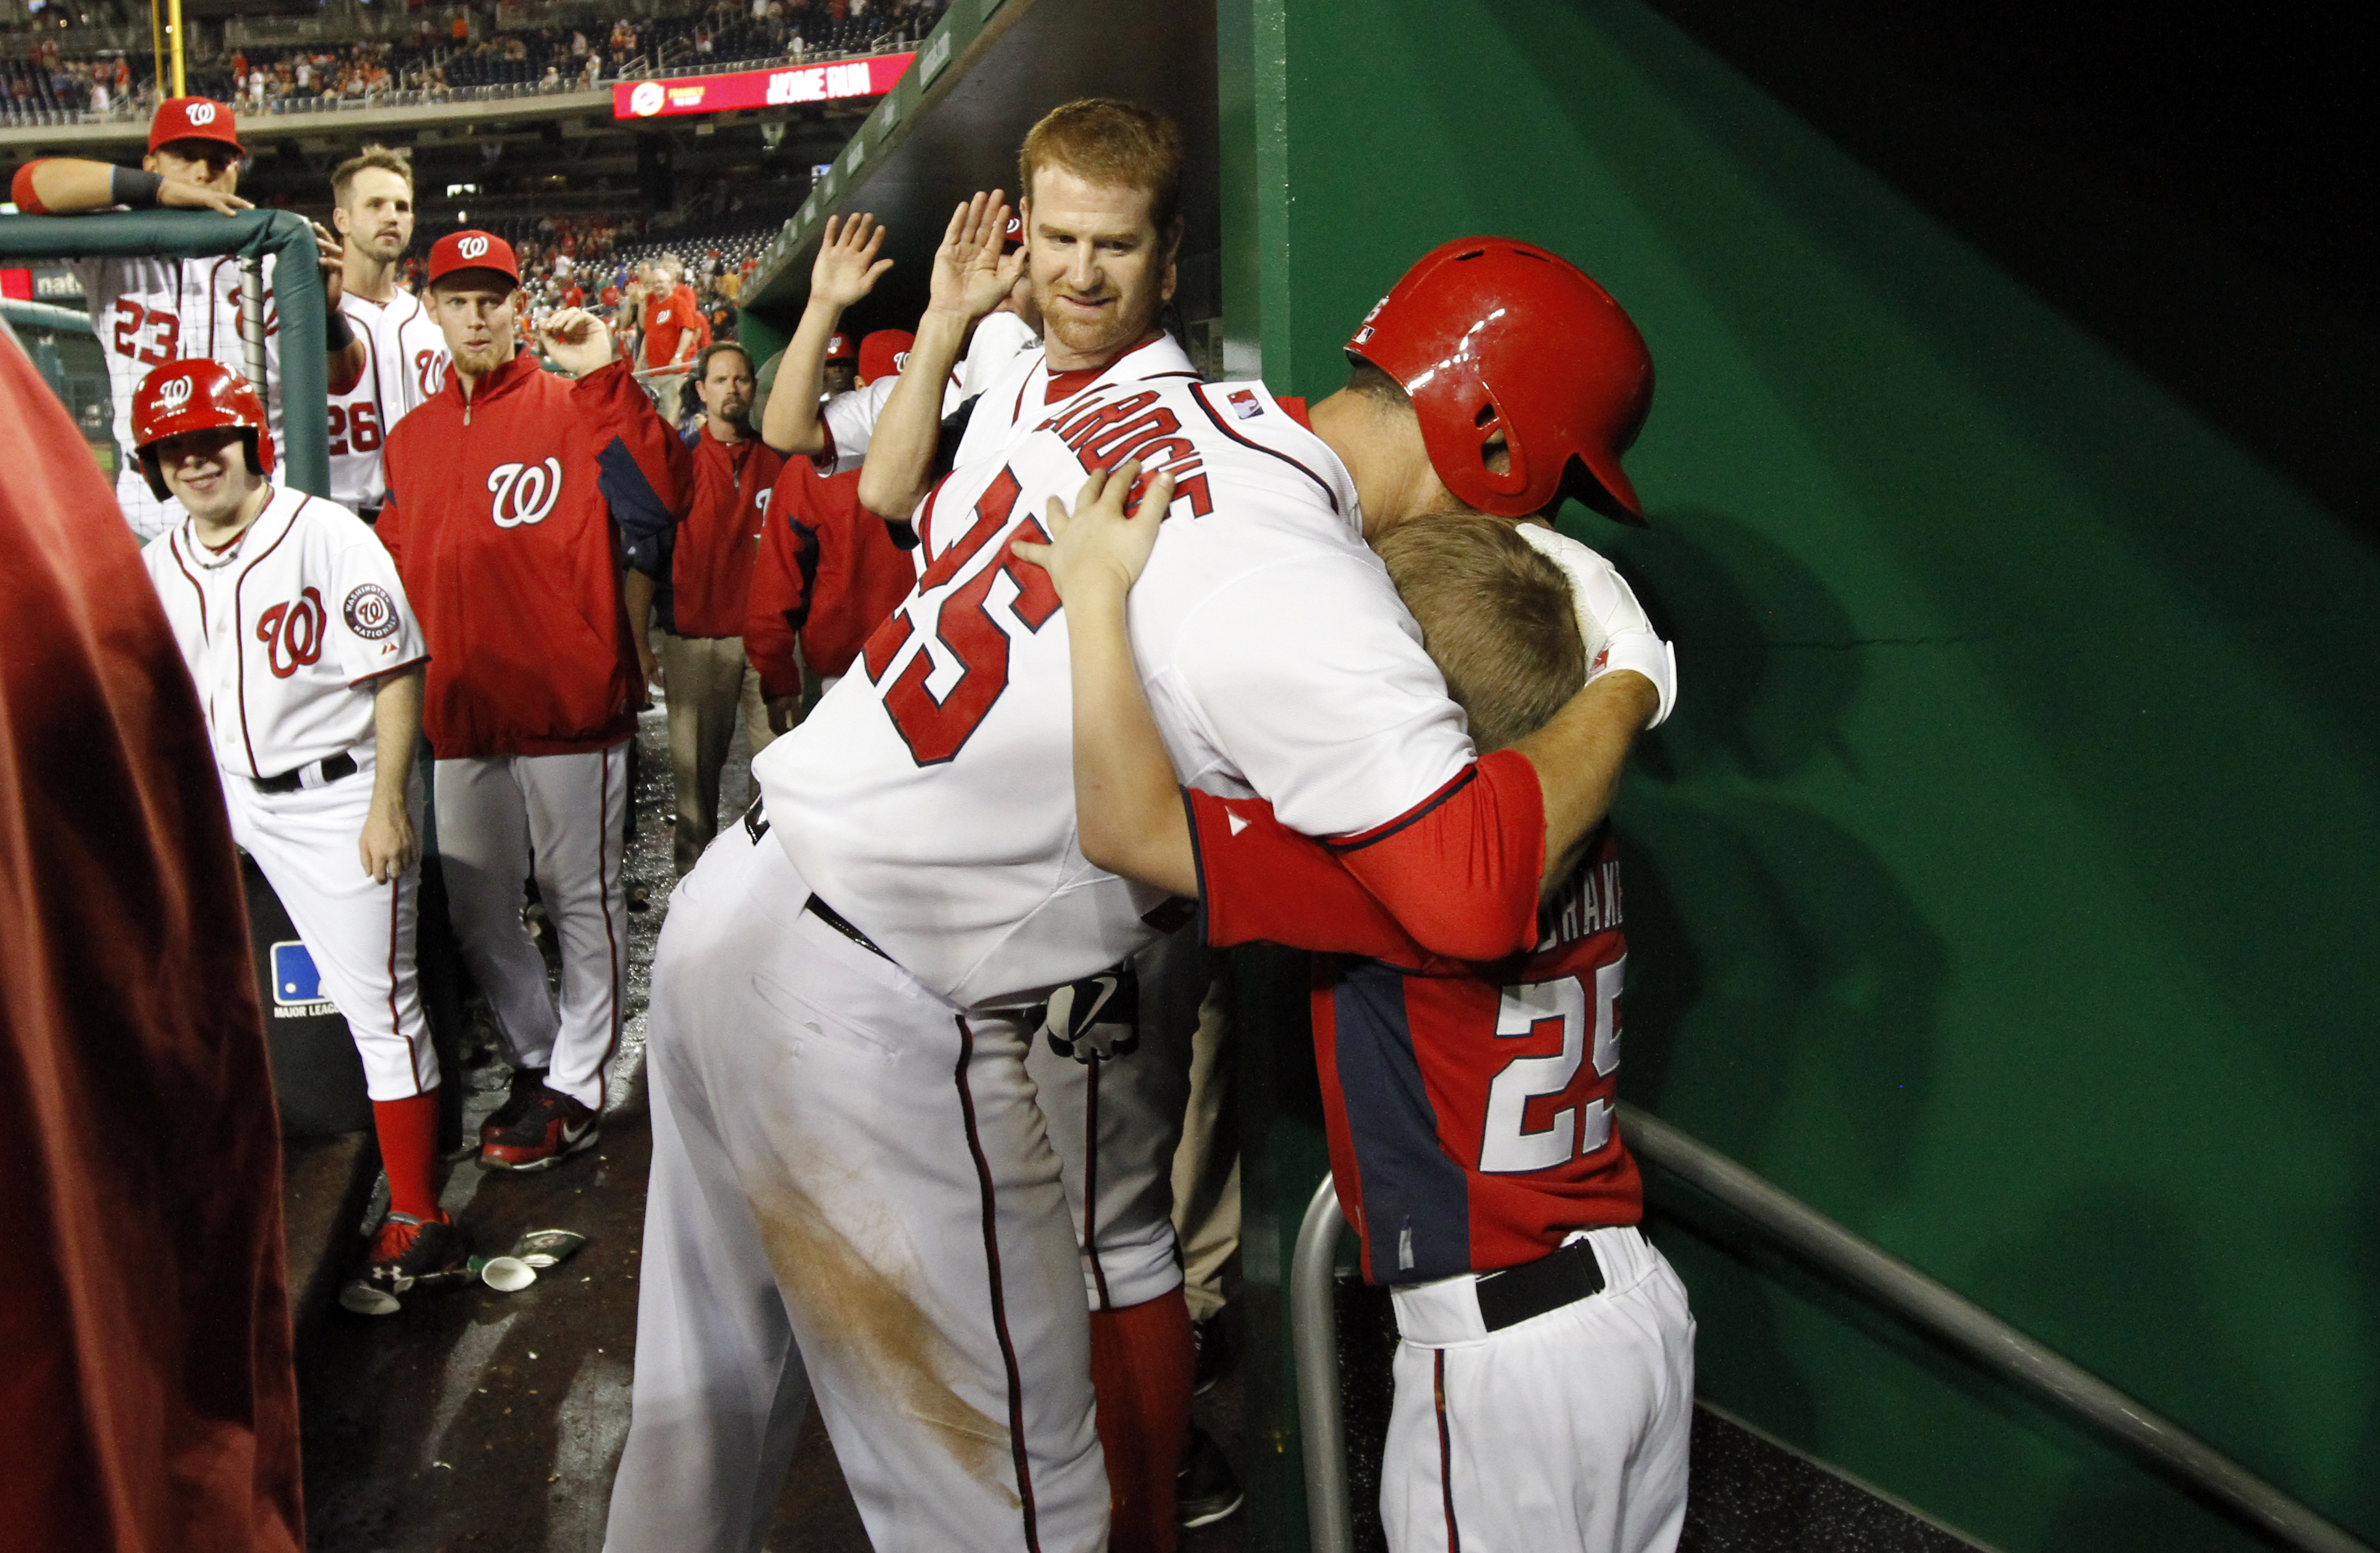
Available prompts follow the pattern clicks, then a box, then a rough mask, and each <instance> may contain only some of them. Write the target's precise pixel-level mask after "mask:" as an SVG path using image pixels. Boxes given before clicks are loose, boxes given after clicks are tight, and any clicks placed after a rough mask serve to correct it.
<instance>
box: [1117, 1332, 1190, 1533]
mask: <svg viewBox="0 0 2380 1553" xmlns="http://www.w3.org/2000/svg"><path fill="white" fill-rule="evenodd" d="M1196 1371H1197V1350H1196V1347H1195V1346H1194V1345H1193V1344H1192V1342H1191V1340H1190V1306H1189V1304H1187V1303H1186V1302H1185V1301H1184V1298H1183V1295H1182V1291H1181V1290H1179V1289H1176V1290H1174V1291H1173V1292H1171V1293H1168V1294H1160V1295H1159V1296H1158V1297H1157V1298H1156V1299H1153V1300H1148V1301H1145V1302H1143V1303H1142V1304H1136V1305H1125V1306H1124V1307H1123V1308H1122V1309H1120V1310H1095V1311H1093V1312H1091V1390H1092V1393H1093V1395H1094V1396H1095V1397H1096V1398H1097V1400H1098V1402H1099V1413H1098V1417H1099V1450H1100V1451H1101V1453H1103V1454H1104V1455H1105V1456H1106V1457H1107V1462H1108V1502H1109V1522H1110V1525H1109V1532H1108V1547H1110V1549H1111V1550H1112V1553H1173V1549H1174V1547H1175V1544H1176V1543H1177V1541H1178V1540H1179V1533H1178V1531H1177V1530H1176V1528H1175V1526H1174V1523H1173V1488H1174V1473H1175V1472H1176V1471H1177V1470H1178V1469H1179V1468H1180V1466H1181V1464H1182V1451H1183V1450H1184V1447H1185V1446H1186V1445H1187V1444H1188V1443H1189V1439H1190V1389H1191V1387H1192V1386H1193V1385H1194V1384H1196Z"/></svg>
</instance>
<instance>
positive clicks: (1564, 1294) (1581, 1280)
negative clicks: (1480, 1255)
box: [1471, 1230, 1644, 1332]
mask: <svg viewBox="0 0 2380 1553" xmlns="http://www.w3.org/2000/svg"><path fill="white" fill-rule="evenodd" d="M1637 1232H1638V1233H1639V1234H1642V1233H1643V1232H1644V1231H1641V1230H1640V1231H1637ZM1471 1287H1472V1292H1474V1293H1475V1294H1476V1295H1477V1296H1478V1298H1479V1324H1480V1325H1481V1326H1483V1327H1485V1328H1487V1329H1488V1330H1489V1331H1491V1332H1500V1331H1502V1330H1503V1329H1505V1328H1507V1327H1517V1326H1519V1325H1520V1324H1521V1323H1522V1322H1524V1321H1529V1320H1534V1319H1536V1317H1537V1316H1543V1315H1545V1314H1546V1312H1548V1311H1549V1310H1560V1308H1561V1307H1562V1306H1564V1305H1566V1304H1572V1303H1573V1302H1574V1301H1578V1300H1583V1299H1585V1298H1586V1297H1587V1296H1588V1295H1590V1294H1600V1293H1602V1292H1603V1264H1602V1263H1600V1262H1598V1261H1597V1260H1596V1259H1595V1248H1594V1247H1593V1246H1591V1245H1589V1244H1587V1243H1586V1242H1585V1241H1583V1240H1582V1241H1573V1242H1572V1243H1571V1244H1568V1245H1565V1246H1563V1247H1562V1248H1561V1249H1560V1251H1555V1252H1550V1253H1548V1254H1547V1255H1546V1256H1540V1257H1538V1258H1537V1259H1536V1261H1534V1262H1524V1263H1522V1264H1521V1265H1520V1266H1519V1267H1517V1268H1503V1269H1501V1270H1500V1271H1497V1272H1483V1273H1481V1274H1480V1275H1479V1276H1478V1277H1477V1278H1475V1279H1474V1280H1472V1284H1471Z"/></svg>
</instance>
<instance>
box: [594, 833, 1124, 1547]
mask: <svg viewBox="0 0 2380 1553" xmlns="http://www.w3.org/2000/svg"><path fill="white" fill-rule="evenodd" d="M808 899H809V892H808V889H807V886H805V885H804V884H803V882H802V880H801V878H800V876H799V874H798V873H797V872H796V871H795V868H794V866H793V864H792V862H791V861H790V860H789V859H788V858H787V857H786V856H785V854H784V852H783V848H781V847H780V846H779V845H778V844H777V843H776V841H775V839H774V838H772V837H768V836H765V835H764V836H762V837H760V838H759V839H758V840H757V842H756V840H755V838H754V837H753V836H752V835H751V834H750V833H749V831H748V830H747V828H746V827H745V826H744V825H741V824H730V825H729V826H728V827H727V828H726V829H725V830H724V831H722V834H721V836H720V838H719V839H718V841H717V842H715V843H713V844H712V845H711V847H710V850H709V851H707V852H706V853H704V854H703V856H702V861H701V862H700V863H699V864H698V865H697V866H696V867H695V870H694V871H693V872H692V873H691V874H689V875H687V876H686V880H685V881H684V882H683V883H681V884H680V885H679V886H678V888H677V892H676V893H675V894H674V896H672V898H671V901H670V911H669V916H668V917H667V918H666V920H665V922H664V924H663V927H662V938H661V944H660V947H659V950H658V952H657V953H656V956H655V962H654V966H653V992H652V1004H651V1013H650V1024H649V1030H650V1036H649V1041H648V1045H647V1047H646V1072H647V1076H648V1081H649V1087H650V1095H651V1100H652V1112H653V1162H652V1172H651V1176H650V1181H649V1184H648V1195H647V1199H646V1208H645V1249H644V1256H643V1262H644V1270H643V1273H642V1275H641V1279H640V1287H639V1290H638V1303H637V1368H636V1384H635V1392H634V1411H633V1415H632V1418H631V1421H630V1425H629V1429H628V1439H627V1444H626V1448H625V1452H624V1454H623V1457H622V1460H621V1463H620V1473H619V1476H618V1478H617V1480H616V1481H615V1484H614V1486H613V1494H612V1508H611V1522H610V1526H609V1531H608V1536H607V1540H606V1543H605V1547H607V1548H608V1549H609V1550H610V1553H663V1550H666V1553H681V1550H702V1553H747V1550H749V1549H757V1548H758V1547H760V1546H761V1542H762V1539H763V1537H764V1536H765V1535H766V1532H767V1527H768V1521H769V1516H770V1513H771V1510H772V1508H773V1506H774V1505H775V1502H776V1498H777V1494H778V1491H779V1488H780V1486H781V1484H782V1481H783V1473H784V1468H785V1463H786V1461H787V1458H788V1457H789V1456H790V1455H791V1453H792V1450H793V1443H794V1436H795V1427H796V1426H797V1425H798V1424H799V1421H800V1418H801V1412H802V1407H803V1401H804V1393H805V1391H806V1390H807V1389H815V1391H816V1393H817V1397H818V1401H819V1408H820V1413H821V1414H822V1415H823V1417H824V1418H825V1421H826V1425H827V1429H828V1432H829V1434H830V1435H831V1436H832V1438H833V1440H834V1448H835V1455H836V1457H837V1458H838V1460H839V1461H840V1462H842V1465H843V1471H844V1478H845V1479H846V1481H847V1482H848V1483H849V1484H850V1486H851V1490H852V1495H853V1498H855V1499H856V1501H857V1503H858V1507H859V1511H860V1515H861V1517H862V1519H863V1520H864V1521H865V1522H866V1523H867V1525H868V1537H869V1540H870V1541H871V1543H872V1544H873V1545H874V1546H875V1547H876V1548H877V1549H878V1550H879V1553H925V1550H929V1549H931V1550H933V1553H944V1550H946V1549H950V1548H954V1547H965V1548H969V1549H999V1548H1014V1549H1019V1550H1023V1549H1028V1548H1038V1549H1041V1550H1042V1553H1095V1550H1097V1549H1100V1548H1104V1547H1106V1546H1107V1533H1108V1482H1107V1469H1106V1464H1105V1462H1104V1461H1103V1459H1102V1457H1101V1455H1100V1452H1099V1438H1098V1434H1097V1432H1096V1431H1095V1429H1094V1428H1093V1426H1092V1411H1091V1408H1092V1404H1091V1385H1090V1338H1089V1325H1088V1316H1087V1311H1086V1309H1085V1305H1084V1301H1083V1295H1082V1284H1081V1270H1080V1267H1081V1264H1080V1261H1079V1258H1078V1257H1077V1256H1076V1253H1075V1243H1074V1236H1073V1233H1072V1231H1070V1230H1069V1228H1068V1225H1067V1217H1066V1199H1065V1194H1064V1192H1063V1191H1062V1188H1061V1187H1060V1184H1059V1180H1058V1161H1057V1159H1056V1156H1055V1155H1054V1154H1053V1153H1052V1152H1051V1151H1050V1140H1049V1136H1048V1134H1047V1132H1046V1131H1045V1130H1044V1127H1043V1124H1042V1118H1041V1112H1040V1110H1039V1109H1038V1107H1037V1106H1036V1105H1035V1103H1034V1096H1033V1086H1032V1084H1031V1082H1030V1081H1029V1080H1028V1079H1027V1078H1026V1074H1025V1062H1024V1058H1025V1050H1024V1047H1025V1039H1024V1032H1023V1029H1022V1026H1021V1025H1020V1024H1019V1022H1017V1021H1015V1020H1013V1019H1007V1018H1002V1017H996V1016H995V1017H986V1016H981V1015H977V1016H965V1015H962V1014H961V1013H959V1012H958V1011H957V1010H955V1009H953V1007H952V1006H951V1005H950V1004H949V1003H947V1002H945V1001H943V1000H941V998H939V997H937V996H935V995H934V994H933V993H931V992H929V990H927V989H925V988H924V987H923V986H921V985H920V984H919V983H917V981H916V980H914V979H913V978H912V977H910V976H909V975H908V974H907V973H906V972H905V971H903V970H902V969H901V968H900V967H899V966H897V965H892V963H891V962H890V961H887V960H885V959H883V958H882V957H880V956H879V955H877V954H875V953H873V952H870V951H868V950H867V949H865V948H862V947H861V946H860V945H858V944H856V943H855V942H853V941H852V940H849V939H847V938H845V937H844V936H843V935H842V934H840V933H838V932H837V931H836V930H835V929H834V928H832V927H830V926H828V925H827V924H826V923H825V922H824V921H822V920H820V918H819V917H817V916H813V915H810V914H808V913H807V912H806V911H805V910H804V909H803V908H804V906H805V904H807V901H808ZM796 1346H797V1348H798V1355H799V1356H798V1357H796ZM805 1371H806V1372H807V1383H806V1382H805Z"/></svg>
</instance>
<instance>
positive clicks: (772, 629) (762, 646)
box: [744, 458, 917, 699]
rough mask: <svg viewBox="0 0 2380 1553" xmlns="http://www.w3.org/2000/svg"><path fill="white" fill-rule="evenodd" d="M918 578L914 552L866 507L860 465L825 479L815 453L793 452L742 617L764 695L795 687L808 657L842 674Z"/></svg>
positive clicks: (816, 669) (821, 668)
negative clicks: (814, 462)
mask: <svg viewBox="0 0 2380 1553" xmlns="http://www.w3.org/2000/svg"><path fill="white" fill-rule="evenodd" d="M916 584H917V564H916V563H914V562H913V561H911V559H910V552H907V551H905V550H903V549H902V548H901V547H900V546H899V545H896V544H894V543H893V542H892V532H891V530H889V529H888V528H886V527H885V525H884V520H883V519H882V518H880V517H878V516H876V515H875V514H874V513H871V512H869V511H868V509H867V508H865V507H863V506H861V505H860V504H859V471H858V470H856V469H853V470H850V471H849V472H847V473H844V474H840V475H835V476H832V477H825V476H821V475H820V474H819V472H818V471H817V470H816V469H815V468H813V467H811V466H810V463H809V461H808V460H807V459H805V458H791V459H787V460H786V461H785V467H784V470H783V473H781V474H780V475H779V476H778V477H777V489H776V490H775V491H773V492H771V495H770V497H769V516H768V521H767V524H766V527H764V528H762V530H761V534H760V552H759V556H758V557H756V558H755V560H754V563H753V567H752V592H751V604H750V609H749V611H748V613H747V614H746V616H745V621H744V652H745V656H747V658H749V659H750V660H751V661H752V666H753V668H755V669H757V670H759V674H760V686H761V690H762V691H763V693H764V694H766V695H768V696H769V697H770V698H772V699H774V698H781V697H785V696H792V695H795V694H798V693H799V692H800V690H801V663H802V662H803V661H807V663H808V664H809V666H810V672H811V673H815V674H817V675H818V676H819V677H820V678H821V679H832V678H834V677H836V676H837V675H839V674H842V673H845V672H846V671H847V670H849V669H850V667H851V664H852V661H853V660H854V659H856V658H857V657H858V656H859V649H861V648H862V647H864V646H866V645H867V642H868V634H869V633H870V632H872V631H874V630H875V629H876V627H877V626H878V625H881V624H883V621H884V617H885V616H886V615H889V614H891V613H892V611H893V610H894V609H895V608H896V607H897V606H898V605H899V604H900V602H901V601H902V600H904V599H905V598H907V597H908V596H909V589H910V588H913V587H915V586H916ZM797 641H798V643H799V645H800V649H801V652H800V658H799V659H796V657H795V643H796V642H797Z"/></svg>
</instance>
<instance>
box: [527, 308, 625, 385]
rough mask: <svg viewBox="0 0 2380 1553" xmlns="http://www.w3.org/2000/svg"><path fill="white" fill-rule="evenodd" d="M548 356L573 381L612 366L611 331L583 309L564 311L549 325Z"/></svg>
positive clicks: (546, 330) (546, 329)
mask: <svg viewBox="0 0 2380 1553" xmlns="http://www.w3.org/2000/svg"><path fill="white" fill-rule="evenodd" d="M544 334H545V353H546V355H548V356H550V357H552V358H553V364H554V365H555V366H557V367H559V368H561V369H562V370H564V371H565V372H567V373H569V374H570V375H571V376H572V377H574V378H583V377H585V376H586V375H587V374H588V373H589V372H592V371H595V370H598V369H599V368H602V367H607V366H609V365H611V361H612V331H611V330H609V329H607V328H605V327H604V325H603V321H602V320H601V319H600V318H597V317H596V316H595V315H594V314H593V313H590V312H589V311H588V310H587V309H584V308H565V309H562V310H561V311H559V312H557V313H555V314H554V315H553V317H552V318H550V319H548V320H547V321H546V324H545V329H544Z"/></svg>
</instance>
